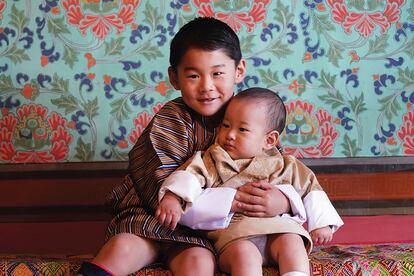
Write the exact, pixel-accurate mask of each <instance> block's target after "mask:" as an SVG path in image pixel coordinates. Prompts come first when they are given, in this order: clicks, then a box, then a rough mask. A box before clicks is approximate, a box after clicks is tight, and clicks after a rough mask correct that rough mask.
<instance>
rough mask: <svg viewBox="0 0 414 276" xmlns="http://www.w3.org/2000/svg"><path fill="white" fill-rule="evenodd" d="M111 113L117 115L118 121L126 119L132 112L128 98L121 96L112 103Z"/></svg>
mask: <svg viewBox="0 0 414 276" xmlns="http://www.w3.org/2000/svg"><path fill="white" fill-rule="evenodd" d="M111 107H112V110H111V114H112V115H114V116H115V118H116V119H117V120H118V122H122V121H123V120H124V119H126V118H128V115H129V113H131V111H132V110H131V108H130V107H129V105H128V101H127V98H120V99H117V100H115V101H113V102H112V103H111Z"/></svg>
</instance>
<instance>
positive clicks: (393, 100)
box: [378, 94, 401, 121]
mask: <svg viewBox="0 0 414 276" xmlns="http://www.w3.org/2000/svg"><path fill="white" fill-rule="evenodd" d="M378 102H379V103H380V108H379V111H381V112H384V115H385V117H386V118H387V119H388V120H389V121H391V119H392V117H393V116H394V115H395V116H397V115H398V111H400V110H401V106H400V104H399V103H398V97H396V96H395V94H394V95H390V96H387V97H384V98H382V99H379V100H378Z"/></svg>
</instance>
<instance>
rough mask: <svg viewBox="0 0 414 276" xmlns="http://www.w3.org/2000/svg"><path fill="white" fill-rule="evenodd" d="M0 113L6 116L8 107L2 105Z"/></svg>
mask: <svg viewBox="0 0 414 276" xmlns="http://www.w3.org/2000/svg"><path fill="white" fill-rule="evenodd" d="M1 114H2V115H3V116H6V115H7V114H9V109H8V108H6V107H3V108H2V109H1Z"/></svg>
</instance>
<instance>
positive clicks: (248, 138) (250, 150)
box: [217, 99, 267, 160]
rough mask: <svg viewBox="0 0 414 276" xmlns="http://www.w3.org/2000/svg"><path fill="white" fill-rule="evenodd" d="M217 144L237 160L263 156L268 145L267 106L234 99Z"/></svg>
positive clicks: (227, 110)
mask: <svg viewBox="0 0 414 276" xmlns="http://www.w3.org/2000/svg"><path fill="white" fill-rule="evenodd" d="M217 142H218V144H219V145H220V146H221V147H222V148H224V150H226V151H227V152H228V153H229V155H230V156H231V157H232V158H233V159H235V160H236V159H246V158H252V157H254V156H258V155H261V154H263V150H264V149H265V148H266V145H267V132H266V108H265V106H264V105H263V104H261V103H258V102H256V101H247V100H239V99H232V100H231V102H230V104H229V105H228V107H227V109H226V113H225V115H224V119H223V123H222V125H221V127H220V130H219V133H218V137H217Z"/></svg>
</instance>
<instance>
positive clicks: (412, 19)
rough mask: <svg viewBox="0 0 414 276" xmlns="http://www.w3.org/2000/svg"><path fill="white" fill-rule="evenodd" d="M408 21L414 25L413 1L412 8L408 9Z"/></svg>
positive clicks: (412, 2) (413, 2)
mask: <svg viewBox="0 0 414 276" xmlns="http://www.w3.org/2000/svg"><path fill="white" fill-rule="evenodd" d="M408 14H409V16H408V20H409V21H411V22H413V23H414V1H411V5H410V8H409V9H408Z"/></svg>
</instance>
